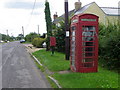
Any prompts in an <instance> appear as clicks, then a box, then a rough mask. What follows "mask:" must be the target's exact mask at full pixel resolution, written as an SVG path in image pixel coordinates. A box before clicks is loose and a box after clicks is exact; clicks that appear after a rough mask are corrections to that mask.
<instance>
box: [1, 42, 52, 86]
mask: <svg viewBox="0 0 120 90" xmlns="http://www.w3.org/2000/svg"><path fill="white" fill-rule="evenodd" d="M0 50H1V49H0ZM0 73H2V88H50V85H49V84H48V82H47V80H46V79H45V76H44V75H43V74H42V73H41V72H40V71H39V70H38V69H37V67H36V66H35V63H34V61H33V59H32V58H31V56H30V55H29V54H28V52H27V50H26V48H25V46H23V45H22V44H20V43H19V42H17V41H16V42H9V43H6V44H4V45H3V46H2V65H1V63H0ZM0 76H1V75H0Z"/></svg>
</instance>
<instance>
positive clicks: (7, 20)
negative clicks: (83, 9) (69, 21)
mask: <svg viewBox="0 0 120 90" xmlns="http://www.w3.org/2000/svg"><path fill="white" fill-rule="evenodd" d="M45 1H46V0H36V3H35V7H34V9H33V6H34V2H35V0H0V33H2V34H7V30H8V34H9V35H10V36H15V37H16V36H18V34H21V33H22V26H23V27H24V34H25V35H27V34H29V33H30V32H36V33H38V25H39V33H40V34H41V35H42V34H43V33H46V23H45V13H44V9H45ZM77 1H78V0H68V2H69V11H70V10H73V9H74V3H75V2H77ZM80 1H81V2H82V6H84V5H86V4H89V3H91V2H96V3H97V4H98V6H100V7H118V2H119V1H120V0H80ZM48 2H49V4H50V11H51V18H52V20H53V15H54V14H55V13H56V12H57V14H58V16H60V15H62V14H63V13H64V0H48Z"/></svg>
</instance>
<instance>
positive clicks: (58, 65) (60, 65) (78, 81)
mask: <svg viewBox="0 0 120 90" xmlns="http://www.w3.org/2000/svg"><path fill="white" fill-rule="evenodd" d="M33 55H35V57H37V58H38V60H40V61H41V63H42V64H44V65H45V66H47V68H48V69H49V70H50V71H55V72H56V73H55V74H53V75H52V76H53V77H54V78H55V79H56V80H58V82H59V84H60V85H61V86H62V87H63V88H118V86H119V85H118V73H116V72H113V71H110V70H106V69H103V68H101V67H100V66H99V71H98V72H96V73H66V74H59V73H57V72H58V71H61V70H68V69H69V67H70V65H69V64H70V63H69V61H66V60H64V58H65V57H64V56H65V55H64V54H62V53H58V52H55V55H53V56H51V52H50V51H47V52H46V51H45V50H40V51H37V52H34V53H33ZM53 86H54V85H53Z"/></svg>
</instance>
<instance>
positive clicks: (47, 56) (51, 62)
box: [33, 50, 69, 71]
mask: <svg viewBox="0 0 120 90" xmlns="http://www.w3.org/2000/svg"><path fill="white" fill-rule="evenodd" d="M33 55H34V56H35V57H37V58H38V60H40V62H41V63H42V64H44V65H45V66H47V68H48V69H49V70H50V71H62V70H68V69H69V61H66V60H65V59H64V54H62V53H58V52H55V54H54V55H53V56H51V52H50V51H45V50H40V51H37V52H34V53H33Z"/></svg>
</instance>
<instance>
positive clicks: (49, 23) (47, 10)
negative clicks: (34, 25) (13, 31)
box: [45, 0, 52, 51]
mask: <svg viewBox="0 0 120 90" xmlns="http://www.w3.org/2000/svg"><path fill="white" fill-rule="evenodd" d="M45 20H46V28H47V40H46V44H47V47H46V51H48V50H49V49H50V45H49V44H50V43H49V42H50V36H52V20H51V14H50V8H49V2H48V1H47V0H46V2H45Z"/></svg>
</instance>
